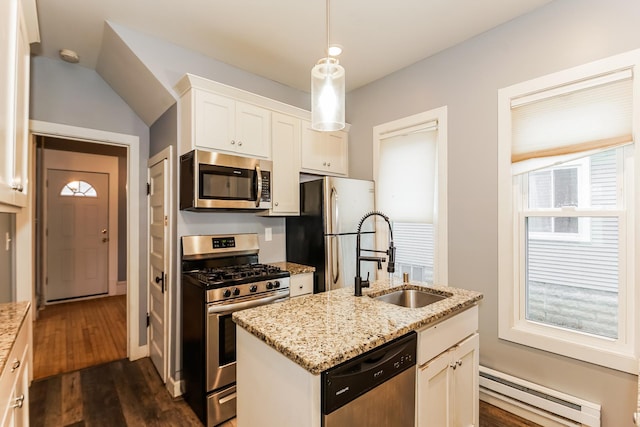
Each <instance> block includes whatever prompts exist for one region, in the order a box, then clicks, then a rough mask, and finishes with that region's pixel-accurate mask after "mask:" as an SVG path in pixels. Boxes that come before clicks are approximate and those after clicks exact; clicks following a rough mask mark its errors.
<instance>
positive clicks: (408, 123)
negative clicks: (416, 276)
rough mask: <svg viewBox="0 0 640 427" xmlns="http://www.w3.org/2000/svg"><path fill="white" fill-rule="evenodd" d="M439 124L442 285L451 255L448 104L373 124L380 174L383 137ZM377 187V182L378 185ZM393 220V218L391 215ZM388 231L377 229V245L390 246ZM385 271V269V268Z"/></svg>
mask: <svg viewBox="0 0 640 427" xmlns="http://www.w3.org/2000/svg"><path fill="white" fill-rule="evenodd" d="M434 122H435V123H437V125H438V137H437V142H436V150H437V155H436V169H437V170H436V187H437V188H436V194H437V195H436V200H435V203H434V212H433V225H434V229H433V233H434V235H433V239H434V249H433V252H434V254H433V255H434V258H433V283H434V284H437V285H440V286H448V280H449V259H448V231H447V230H448V225H447V218H448V217H447V107H446V106H444V107H440V108H435V109H433V110H429V111H425V112H423V113H418V114H414V115H412V116H409V117H404V118H402V119H398V120H394V121H391V122H387V123H383V124H380V125H377V126H374V128H373V176H374V181H375V179H376V178H375V177H377V176H378V165H379V161H380V141H381V140H382V139H383V135H384V136H386V137H388V135H389V134H390V133H401V132H402V131H416V130H418V129H420V128H421V127H427V126H429V125H433V123H434ZM376 187H377V185H376ZM391 220H393V218H391ZM386 239H387V236H386V233H376V246H377V247H379V248H386V245H387V242H386ZM383 271H384V270H383Z"/></svg>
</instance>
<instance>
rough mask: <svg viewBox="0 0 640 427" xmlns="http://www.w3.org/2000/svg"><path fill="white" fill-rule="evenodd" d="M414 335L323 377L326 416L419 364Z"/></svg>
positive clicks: (412, 333)
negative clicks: (417, 362)
mask: <svg viewBox="0 0 640 427" xmlns="http://www.w3.org/2000/svg"><path fill="white" fill-rule="evenodd" d="M416 348H417V334H416V333H415V332H410V333H408V334H407V335H404V336H402V337H400V338H396V339H395V340H393V341H390V342H388V343H386V344H383V345H381V346H380V347H377V348H374V349H373V350H370V351H368V352H366V353H364V354H362V355H360V356H356V357H354V358H353V359H351V360H348V361H346V362H344V363H342V364H340V365H338V366H335V367H333V368H331V369H328V370H326V371H324V372H323V373H322V412H323V414H324V415H328V414H330V413H331V412H333V411H335V410H336V409H338V408H340V407H342V406H343V405H346V404H347V403H349V402H351V401H352V400H354V399H356V398H357V397H359V396H361V395H363V394H364V393H366V392H367V391H369V390H371V389H373V388H375V387H376V386H378V385H380V384H382V383H384V382H385V381H387V380H389V379H391V378H393V377H395V376H396V375H398V374H400V373H401V372H404V371H405V370H407V369H409V368H411V367H413V366H415V364H416Z"/></svg>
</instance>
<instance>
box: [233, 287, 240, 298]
mask: <svg viewBox="0 0 640 427" xmlns="http://www.w3.org/2000/svg"><path fill="white" fill-rule="evenodd" d="M238 295H240V289H238V288H233V296H234V297H237V296H238Z"/></svg>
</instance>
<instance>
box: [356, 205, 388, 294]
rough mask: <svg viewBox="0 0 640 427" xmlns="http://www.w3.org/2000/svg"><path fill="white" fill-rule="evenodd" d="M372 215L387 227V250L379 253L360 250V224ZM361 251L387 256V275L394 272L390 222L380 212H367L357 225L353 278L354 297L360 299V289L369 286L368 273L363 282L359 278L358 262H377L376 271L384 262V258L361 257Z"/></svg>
mask: <svg viewBox="0 0 640 427" xmlns="http://www.w3.org/2000/svg"><path fill="white" fill-rule="evenodd" d="M374 215H377V216H380V217H382V218H383V219H384V220H385V221H386V222H387V224H388V225H389V249H387V250H386V251H379V250H375V249H362V248H361V247H360V234H361V229H362V223H364V221H365V220H366V219H367V218H369V217H370V216H374ZM362 251H366V252H377V253H383V254H387V255H388V256H389V262H388V263H387V271H388V272H389V273H393V272H395V271H396V268H395V262H396V247H395V246H393V230H392V229H391V222H390V221H389V217H388V216H386V215H385V214H383V213H382V212H378V211H373V212H369V213H368V214H366V215H365V216H363V217H362V219H361V220H360V223H359V224H358V237H357V240H356V278H355V296H357V297H361V296H362V288H368V287H369V284H370V283H369V273H367V278H366V279H364V280H363V279H362V277H360V262H361V261H372V262H377V263H378V270H380V269H382V263H383V262H385V261H386V259H385V258H384V257H377V256H362V255H361V253H362Z"/></svg>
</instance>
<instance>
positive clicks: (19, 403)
mask: <svg viewBox="0 0 640 427" xmlns="http://www.w3.org/2000/svg"><path fill="white" fill-rule="evenodd" d="M23 404H24V394H22V395H20V397H16V398H15V401H14V403H13V404H11V408H22V405H23Z"/></svg>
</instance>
